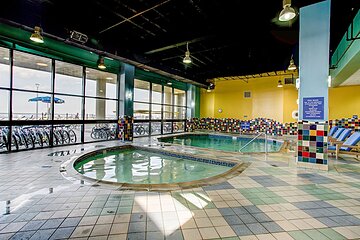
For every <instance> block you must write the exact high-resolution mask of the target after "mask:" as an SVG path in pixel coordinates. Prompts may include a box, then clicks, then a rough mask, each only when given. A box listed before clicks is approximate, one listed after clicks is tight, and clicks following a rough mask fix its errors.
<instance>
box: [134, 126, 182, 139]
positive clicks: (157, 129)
mask: <svg viewBox="0 0 360 240" xmlns="http://www.w3.org/2000/svg"><path fill="white" fill-rule="evenodd" d="M172 131H173V132H174V133H175V132H181V131H184V125H183V123H174V124H173V127H172V128H171V123H164V124H163V133H164V134H166V133H171V132H172ZM149 134H151V135H156V134H161V124H160V123H158V124H154V123H153V124H151V132H150V129H149V123H135V124H134V135H135V136H147V135H149Z"/></svg>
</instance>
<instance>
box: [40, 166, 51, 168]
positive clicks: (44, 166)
mask: <svg viewBox="0 0 360 240" xmlns="http://www.w3.org/2000/svg"><path fill="white" fill-rule="evenodd" d="M41 167H42V168H52V166H47V165H44V166H41Z"/></svg>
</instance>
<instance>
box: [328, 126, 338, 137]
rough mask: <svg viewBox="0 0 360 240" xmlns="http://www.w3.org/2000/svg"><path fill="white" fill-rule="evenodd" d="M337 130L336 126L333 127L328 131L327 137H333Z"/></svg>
mask: <svg viewBox="0 0 360 240" xmlns="http://www.w3.org/2000/svg"><path fill="white" fill-rule="evenodd" d="M338 129H339V128H338V126H333V127H332V128H331V129H330V131H329V136H333V135H334V133H335V132H336V131H337V130H338Z"/></svg>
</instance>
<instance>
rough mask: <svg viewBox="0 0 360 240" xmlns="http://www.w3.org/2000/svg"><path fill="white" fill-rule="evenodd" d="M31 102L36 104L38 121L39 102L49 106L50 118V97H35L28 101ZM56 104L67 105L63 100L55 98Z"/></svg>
mask: <svg viewBox="0 0 360 240" xmlns="http://www.w3.org/2000/svg"><path fill="white" fill-rule="evenodd" d="M28 101H29V102H36V119H38V106H37V105H38V102H43V103H46V105H47V114H48V116H50V107H49V103H51V97H50V96H42V97H34V98H30V99H29V100H28ZM54 102H55V103H65V101H64V100H63V99H60V98H54Z"/></svg>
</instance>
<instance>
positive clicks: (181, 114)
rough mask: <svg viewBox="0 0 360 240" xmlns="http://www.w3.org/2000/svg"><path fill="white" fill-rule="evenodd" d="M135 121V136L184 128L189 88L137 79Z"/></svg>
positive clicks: (135, 83) (158, 133)
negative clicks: (182, 88) (187, 90)
mask: <svg viewBox="0 0 360 240" xmlns="http://www.w3.org/2000/svg"><path fill="white" fill-rule="evenodd" d="M134 121H135V125H134V136H135V137H136V136H149V135H160V134H168V133H173V132H182V131H184V129H185V121H186V91H184V90H181V89H177V88H173V87H171V86H168V85H162V84H158V83H150V82H147V81H144V80H139V79H135V81H134Z"/></svg>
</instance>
